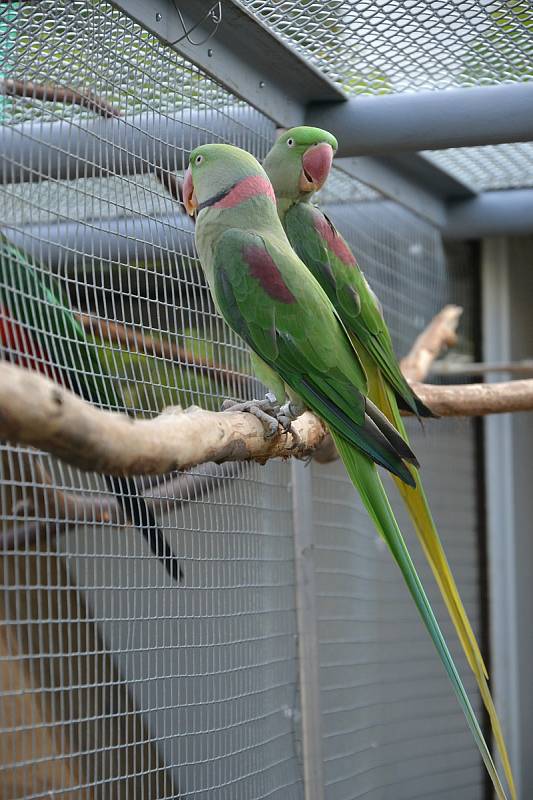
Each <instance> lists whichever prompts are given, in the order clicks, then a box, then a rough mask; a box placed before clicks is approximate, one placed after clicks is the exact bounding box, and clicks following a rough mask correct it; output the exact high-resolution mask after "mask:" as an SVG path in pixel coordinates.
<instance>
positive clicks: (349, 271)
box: [189, 132, 505, 800]
mask: <svg viewBox="0 0 533 800" xmlns="http://www.w3.org/2000/svg"><path fill="white" fill-rule="evenodd" d="M290 133H291V132H287V133H286V134H284V135H283V137H282V144H284V146H285V148H286V149H288V150H293V149H295V145H294V146H293V147H289V146H288V144H287V141H288V139H290V138H291V136H290ZM324 145H325V148H324V150H323V151H322V154H319V155H321V157H320V158H319V159H317V160H316V161H313V160H307V162H305V163H307V164H308V165H310V169H309V170H307V168H305V169H304V167H305V164H304V158H305V152H304V156H300V160H299V162H298V159H294V161H293V162H292V163H293V164H295V165H296V167H295V169H294V175H295V176H297V181H298V185H299V188H300V189H302V187H303V188H304V189H305V187H306V186H307V184H308V183H309V184H310V183H311V181H310V180H309V179H308V178H313V175H311V171H313V170H315V176H319V177H320V170H321V168H322V167H324V165H325V166H328V159H329V157H330V155H331V152H332V146H331V145H330V144H329V143H327V142H325V143H324ZM207 147H208V149H207V150H206V149H202V148H198V150H197V151H195V152H194V153H193V154H192V156H191V173H192V183H193V184H194V192H195V193H196V199H197V201H198V204H199V205H198V207H199V208H201V209H202V210H201V211H200V213H199V215H198V218H197V223H196V233H195V235H196V243H197V248H198V253H199V255H200V260H201V262H202V265H203V267H204V270H205V273H206V276H207V279H208V281H209V285H210V288H211V292H212V294H213V297H214V300H215V303H216V305H217V306H218V308H219V310H220V311H221V313H222V315H223V316H224V317H225V319H226V321H227V322H228V323H229V325H230V326H231V327H232V328H233V329H234V330H235V331H236V332H237V333H238V334H239V335H240V336H241V337H242V338H243V339H244V340H245V341H246V342H247V344H248V345H249V346H250V348H251V349H252V351H253V353H254V354H255V357H256V359H257V360H258V362H259V363H263V364H264V365H265V373H264V374H267V375H268V374H269V373H275V374H276V375H277V376H279V378H280V379H281V380H282V381H283V383H284V384H285V386H286V387H288V389H289V390H290V392H291V394H292V395H294V396H296V397H298V398H300V399H301V400H302V401H303V404H304V405H305V406H307V407H308V408H310V409H311V410H312V411H314V412H315V413H316V414H317V415H318V416H319V417H321V418H322V419H323V420H324V421H325V422H326V424H327V425H328V427H329V429H330V431H331V433H332V436H333V439H334V441H335V443H336V445H337V449H338V451H339V454H340V457H341V459H342V460H343V462H344V464H345V465H346V468H347V470H348V474H349V475H350V478H351V480H352V482H353V484H354V486H355V487H356V488H357V489H358V491H359V493H360V495H361V497H362V499H363V502H364V504H365V506H366V508H367V510H368V512H369V514H370V515H371V517H372V519H373V520H374V522H375V524H376V527H377V528H378V530H379V531H380V533H381V534H382V536H383V537H384V539H385V541H386V542H387V544H388V546H389V548H390V550H391V553H392V555H393V557H394V559H395V561H396V562H397V564H398V566H399V568H400V570H401V572H402V574H403V577H404V579H405V581H406V584H407V586H408V588H409V591H410V592H411V594H412V596H413V599H414V601H415V603H416V605H417V608H418V610H419V612H420V614H421V616H422V619H423V621H424V624H425V626H426V628H427V630H428V632H429V634H430V636H431V638H432V640H433V643H434V644H435V647H436V649H437V651H438V653H439V656H440V658H441V660H442V663H443V665H444V667H445V669H446V671H447V673H448V676H449V678H450V680H451V682H452V685H453V687H454V690H455V693H456V695H457V697H458V699H459V702H460V704H461V707H462V709H463V711H464V714H465V716H466V718H467V721H468V724H469V726H470V729H471V731H472V733H473V735H474V738H475V740H476V742H477V745H478V747H479V750H480V753H481V755H482V757H483V760H484V762H485V764H486V766H487V770H488V772H489V774H490V776H491V779H492V781H493V783H494V786H495V788H496V791H497V794H498V798H499V800H504V798H505V792H504V790H503V788H502V785H501V783H500V779H499V777H498V775H497V773H496V770H495V767H494V764H493V762H492V758H491V755H490V753H489V750H488V748H487V745H486V743H485V741H484V738H483V735H482V733H481V730H480V728H479V725H478V723H477V721H476V719H475V716H474V713H473V711H472V708H471V706H470V703H469V701H468V698H467V696H466V693H465V690H464V687H463V685H462V683H461V680H460V678H459V675H458V673H457V670H456V668H455V665H454V663H453V661H452V659H451V656H450V654H449V652H448V649H447V647H446V644H445V642H444V639H443V636H442V633H441V631H440V629H439V626H438V624H437V622H436V620H435V617H434V615H433V612H432V610H431V607H430V605H429V602H428V600H427V597H426V595H425V593H424V590H423V588H422V586H421V584H420V580H419V578H418V575H417V573H416V571H415V569H414V566H413V564H412V562H411V559H410V557H409V553H408V552H407V548H406V546H405V543H404V541H403V539H402V536H401V533H400V531H399V529H398V526H397V524H396V521H395V519H394V516H393V514H392V511H391V509H390V506H389V504H388V500H387V498H386V495H385V492H384V490H383V487H382V485H381V482H380V480H379V477H378V475H377V473H376V470H375V466H374V464H373V463H372V462H375V463H377V464H380V465H382V466H384V467H385V468H386V469H388V470H389V471H390V472H392V474H393V475H394V476H396V477H397V478H399V479H400V480H401V482H402V483H403V484H405V488H406V490H409V488H408V487H412V489H410V490H409V491H414V489H415V487H417V476H416V475H415V472H414V468H413V467H412V466H410V464H409V463H408V462H410V463H411V464H416V459H415V457H414V455H413V454H412V452H411V450H410V448H409V446H408V444H407V442H406V440H405V439H404V438H403V436H402V433H403V430H400V431H398V429H397V428H396V427H394V422H395V418H394V417H392V419H391V418H389V419H387V417H386V415H384V414H383V409H380V408H378V407H377V404H376V402H374V400H375V398H374V397H373V396H372V391H370V398H368V397H366V395H367V393H369V389H372V386H369V379H370V382H371V384H372V383H373V382H374V380H375V373H376V372H378V367H376V365H375V363H374V362H373V361H371V362H370V363H371V367H372V370H371V371H370V373H369V374H367V372H366V371H365V368H364V365H363V364H362V362H361V360H360V358H359V357H358V355H357V352H356V348H354V342H355V335H354V331H355V330H356V329H357V326H358V325H361V326H363V325H364V326H365V334H364V335H365V336H366V337H367V338H368V340H369V341H371V338H372V337H374V339H375V340H376V342H377V345H376V361H377V363H378V366H379V369H382V370H383V373H384V375H385V377H386V378H387V379H389V374H390V380H391V386H392V387H393V388H394V389H395V390H398V391H401V392H402V393H403V392H404V391H405V388H406V386H407V385H406V384H405V382H404V381H403V378H402V377H401V373H400V372H399V369H398V368H397V365H396V367H394V364H396V362H395V359H394V354H393V352H392V345H391V344H390V337H389V336H388V331H387V329H386V326H385V323H384V322H383V319H382V317H381V314H380V312H379V308H378V305H377V303H376V302H375V299H374V297H373V295H372V293H371V290H370V289H369V287H368V286H367V284H366V281H365V280H364V278H363V277H362V273H360V271H359V270H358V267H357V264H356V262H355V258H354V257H353V255H352V254H351V252H350V250H349V248H348V246H347V245H346V243H345V242H344V240H343V239H342V238H341V237H340V236H339V235H338V234H337V232H336V231H335V229H334V227H333V226H332V225H331V223H329V221H328V220H327V219H326V218H324V217H322V216H320V220H321V222H320V226H315V225H313V224H312V223H311V230H309V229H306V236H307V239H308V241H309V243H310V247H312V255H311V256H309V254H308V252H307V251H306V250H305V248H302V249H301V250H300V253H299V254H300V256H301V255H302V254H304V255H305V256H306V258H309V261H311V262H312V263H311V264H308V266H309V269H307V268H306V266H305V263H302V260H300V258H298V255H297V254H296V253H295V252H294V250H293V249H292V248H291V246H290V243H289V241H288V239H287V237H286V234H285V232H284V230H283V227H282V226H281V224H280V220H279V219H278V216H277V213H276V205H274V203H273V202H272V198H271V194H270V191H271V187H270V184H268V185H267V184H265V182H264V181H265V180H266V176H265V175H264V173H262V172H261V171H258V165H256V163H255V164H253V165H252V167H251V169H250V173H249V175H244V174H243V169H245V161H244V160H243V159H242V158H241V157H240V156H238V155H237V154H235V153H234V148H229V150H225V151H224V150H221V149H220V147H221V146H220V145H212V146H207ZM311 147H314V144H313V145H311ZM209 148H210V149H209ZM215 148H219V149H218V150H216V149H215ZM314 152H315V153H316V152H317V150H316V149H315V151H314ZM202 155H205V158H200V159H199V162H198V164H197V165H196V166H195V165H194V160H195V159H198V156H202ZM219 158H220V161H221V163H219V164H217V163H216V161H217V159H219ZM249 158H250V157H247V159H246V163H247V162H248V160H249ZM209 162H211V168H209ZM213 162H214V163H213ZM266 164H267V167H268V172H269V174H271V167H272V162H269V159H267V162H266ZM328 168H329V167H328ZM259 170H260V168H259ZM211 172H212V173H213V176H214V177H213V180H211V178H210V173H211ZM308 172H309V175H308V174H307V173H308ZM197 173H201V177H200V178H199V179H198V181H197V177H196V176H197ZM291 174H292V173H291ZM302 176H303V177H302ZM317 180H318V179H317ZM267 183H268V182H267ZM191 190H192V187H191V186H189V191H191ZM213 192H215V194H213ZM302 205H308V204H305V203H303V204H302ZM309 208H311V207H310V206H309ZM278 209H279V211H280V213H281V214H282V216H283V215H284V216H285V218H286V216H287V214H286V212H287V207H286V204H285V205H284V206H283V208H282V206H281V205H280V204H279V202H278ZM314 213H315V212H314V211H313V210H311V217H310V219H313V216H312V215H314ZM317 213H318V214H320V212H317ZM306 220H307V221H306ZM306 220H302V219H301V218H300V217H298V219H297V221H296V223H295V224H296V226H297V228H298V230H299V234H301V232H302V226H303V225H304V222H305V225H306V226H309V224H310V223H309V220H308V219H307V218H306ZM298 226H299V227H298ZM293 244H295V245H296V246H298V245H299V244H300V242H298V241H295V242H293ZM306 263H307V261H306ZM312 273H314V274H312ZM354 275H356V276H358V281H355V282H354V280H353V277H354ZM359 276H360V278H359ZM343 323H344V325H343ZM344 326H346V327H344ZM347 329H348V331H349V332H351V336H352V340H351V339H350V336H349V334H348V332H347ZM361 335H363V333H361ZM365 341H366V339H365ZM365 352H366V351H365ZM368 352H370V353H371V355H372V356H373V355H374V352H373V350H372V348H371V346H369V348H368ZM378 352H379V358H378V357H377V353H378ZM367 355H368V354H367ZM369 357H370V356H369ZM388 361H390V362H391V363H390V364H389V365H388V364H387V362H388ZM381 362H383V363H381ZM396 370H397V372H398V376H399V377H398V376H397V375H396ZM404 384H405V385H404ZM407 389H408V387H407ZM276 390H277V391H278V390H279V387H276ZM406 397H407V399H408V400H410V402H411V407H413V410H415V412H416V404H415V402H414V400H413V395H412V393H411V391H410V390H408V392H406ZM447 577H448V576H447V575H446V576H445V578H447ZM452 581H453V579H452ZM457 597H458V595H457ZM450 602H455V599H454V598H452V600H450ZM453 608H454V607H453V606H452V609H453ZM454 610H455V609H454ZM456 617H457V618H459V619H460V613H459V611H457V614H456ZM460 630H461V631H463V630H466V627H463V628H460ZM465 641H467V643H468V644H469V640H468V636H467V634H465ZM472 652H473V651H472Z"/></svg>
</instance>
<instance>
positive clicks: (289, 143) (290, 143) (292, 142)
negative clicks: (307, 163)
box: [287, 139, 295, 147]
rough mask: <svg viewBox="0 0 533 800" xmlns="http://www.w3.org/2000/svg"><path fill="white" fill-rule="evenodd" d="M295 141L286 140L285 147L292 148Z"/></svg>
mask: <svg viewBox="0 0 533 800" xmlns="http://www.w3.org/2000/svg"><path fill="white" fill-rule="evenodd" d="M294 145H295V141H294V139H287V147H294Z"/></svg>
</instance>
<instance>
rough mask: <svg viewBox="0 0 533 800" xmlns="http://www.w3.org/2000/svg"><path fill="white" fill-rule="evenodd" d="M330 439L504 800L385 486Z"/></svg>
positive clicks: (360, 458)
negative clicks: (389, 555)
mask: <svg viewBox="0 0 533 800" xmlns="http://www.w3.org/2000/svg"><path fill="white" fill-rule="evenodd" d="M331 435H332V437H333V440H334V442H335V444H336V446H337V450H338V452H339V455H340V457H341V459H342V461H343V463H344V466H345V467H346V470H347V472H348V475H349V476H350V479H351V481H352V483H353V484H354V486H355V488H356V489H357V490H358V492H359V494H360V496H361V499H362V501H363V503H364V506H365V508H366V510H367V511H368V514H369V515H370V517H371V519H372V520H373V521H374V524H375V525H376V528H377V529H378V531H379V532H380V534H381V536H382V537H383V539H384V540H385V542H386V543H387V545H388V547H389V549H390V551H391V553H392V555H393V558H394V560H395V561H396V563H397V565H398V567H399V568H400V571H401V573H402V575H403V577H404V580H405V582H406V584H407V588H408V589H409V592H410V593H411V596H412V598H413V600H414V602H415V604H416V607H417V608H418V611H419V613H420V616H421V617H422V621H423V622H424V625H425V627H426V629H427V631H428V633H429V635H430V637H431V639H432V641H433V644H434V645H435V648H436V649H437V652H438V654H439V656H440V659H441V661H442V663H443V665H444V668H445V670H446V672H447V674H448V677H449V678H450V681H451V683H452V686H453V688H454V691H455V694H456V696H457V699H458V700H459V704H460V705H461V708H462V709H463V712H464V715H465V717H466V720H467V722H468V726H469V728H470V730H471V731H472V734H473V736H474V739H475V741H476V744H477V746H478V748H479V752H480V753H481V757H482V759H483V761H484V763H485V766H486V768H487V771H488V773H489V775H490V778H491V780H492V783H493V785H494V788H495V790H496V794H497V797H498V799H499V800H506V795H505V791H504V789H503V786H502V784H501V781H500V778H499V776H498V773H497V771H496V767H495V765H494V762H493V760H492V756H491V754H490V752H489V749H488V747H487V744H486V742H485V739H484V738H483V734H482V732H481V729H480V727H479V724H478V721H477V719H476V717H475V715H474V711H473V709H472V706H471V704H470V701H469V699H468V696H467V694H466V691H465V689H464V686H463V684H462V682H461V678H460V677H459V674H458V672H457V669H456V667H455V664H454V662H453V659H452V657H451V655H450V652H449V650H448V647H447V646H446V642H445V641H444V637H443V635H442V632H441V630H440V628H439V625H438V623H437V620H436V619H435V615H434V614H433V610H432V608H431V605H430V603H429V600H428V598H427V596H426V593H425V591H424V588H423V586H422V584H421V582H420V578H419V577H418V574H417V572H416V569H415V567H414V564H413V562H412V561H411V557H410V555H409V551H408V550H407V546H406V544H405V542H404V540H403V536H402V534H401V531H400V529H399V527H398V524H397V522H396V519H395V518H394V514H393V512H392V509H391V507H390V504H389V501H388V498H387V495H386V493H385V489H384V488H383V484H382V483H381V479H380V477H379V475H378V473H377V470H376V467H375V466H374V464H373V463H372V461H371V460H370V459H369V458H368V457H367V456H365V455H364V454H363V453H361V452H359V451H358V450H357V449H356V448H355V447H353V446H352V445H351V444H349V443H348V442H346V440H345V439H343V438H342V437H341V436H338V435H337V434H335V433H334V432H331Z"/></svg>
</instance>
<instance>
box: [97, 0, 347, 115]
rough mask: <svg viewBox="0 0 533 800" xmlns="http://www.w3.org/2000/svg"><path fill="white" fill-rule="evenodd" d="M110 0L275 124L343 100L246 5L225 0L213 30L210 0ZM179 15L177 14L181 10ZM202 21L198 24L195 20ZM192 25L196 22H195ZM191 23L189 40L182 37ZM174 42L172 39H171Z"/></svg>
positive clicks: (340, 95)
mask: <svg viewBox="0 0 533 800" xmlns="http://www.w3.org/2000/svg"><path fill="white" fill-rule="evenodd" d="M176 3H178V4H179V10H180V14H178V12H177V10H176V6H175V5H174V3H173V2H172V0H151V1H150V2H148V3H147V2H146V0H113V5H114V6H116V7H117V8H119V9H120V10H121V11H123V12H124V13H125V14H127V15H128V16H130V17H133V19H135V20H136V21H137V22H139V23H140V24H141V25H142V26H143V28H145V29H146V30H148V31H150V32H151V33H153V34H155V35H156V36H157V37H158V38H159V39H161V41H163V42H164V43H165V44H167V45H169V46H171V47H173V48H174V49H175V50H177V51H178V52H179V53H181V55H183V56H185V57H186V58H187V59H188V60H190V61H192V62H193V63H194V64H197V65H198V66H199V67H201V68H202V69H203V70H205V71H206V72H207V73H208V74H209V75H211V76H212V77H213V78H215V79H216V80H217V81H218V82H219V83H222V84H223V85H224V86H226V87H227V88H228V89H230V90H231V91H232V92H234V93H235V94H236V95H237V96H238V97H242V98H243V99H244V100H246V101H247V102H248V103H250V104H251V105H253V106H255V108H258V109H259V110H260V111H262V112H263V113H264V114H266V115H267V116H268V117H271V119H273V120H274V121H275V122H276V123H277V124H278V125H281V126H284V127H290V126H292V125H299V124H301V123H302V122H303V119H304V113H305V106H306V105H307V104H308V103H310V102H311V101H330V102H331V101H341V100H344V99H345V95H344V94H343V92H342V91H341V90H340V89H339V88H338V87H337V86H336V85H335V84H334V83H332V82H331V81H329V80H328V79H327V78H326V77H325V76H324V75H322V74H321V72H320V71H319V70H318V69H316V68H315V67H313V66H312V65H311V64H308V63H307V62H306V61H305V60H304V59H303V58H302V57H301V56H300V55H298V53H296V52H295V51H294V50H292V49H291V48H290V47H289V46H287V45H286V44H285V43H283V42H282V41H281V39H279V38H278V37H277V36H276V35H275V34H274V33H272V32H271V31H270V30H269V29H268V28H267V27H266V25H264V24H263V23H262V22H260V21H259V20H258V19H257V18H255V17H254V16H253V15H252V14H250V13H249V12H248V11H246V9H244V8H242V7H241V6H239V5H237V4H236V3H234V2H232V1H231V0H225V2H224V3H223V4H222V19H221V22H220V23H219V25H218V27H217V28H216V33H215V35H214V36H213V37H212V38H210V39H209V40H207V37H208V36H209V33H210V32H212V31H213V30H214V28H213V22H212V20H211V21H210V20H209V11H210V9H211V8H212V7H213V0H176ZM180 15H181V16H180ZM199 22H200V24H198V23H199ZM195 26H196V27H195ZM193 27H194V41H198V42H201V41H202V40H203V39H206V41H205V43H204V44H198V45H195V44H192V43H191V42H190V41H189V39H188V38H187V37H185V38H184V37H183V33H184V29H185V30H190V29H192V28H193ZM173 43H174V44H173Z"/></svg>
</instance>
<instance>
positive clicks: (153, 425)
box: [0, 364, 326, 475]
mask: <svg viewBox="0 0 533 800" xmlns="http://www.w3.org/2000/svg"><path fill="white" fill-rule="evenodd" d="M294 428H295V431H296V433H297V435H298V436H299V438H300V439H301V442H302V444H301V446H299V447H296V446H295V445H296V443H295V442H294V440H293V437H292V436H290V435H289V436H286V435H284V434H278V435H276V436H275V437H273V438H272V439H270V440H265V438H264V435H263V428H262V426H261V424H260V423H259V421H258V420H257V419H256V418H255V417H253V416H252V415H251V414H241V413H231V412H224V413H220V412H216V411H202V410H201V409H199V408H196V407H192V408H190V409H187V411H182V410H181V409H179V408H172V409H168V410H166V411H164V412H163V413H162V414H160V415H159V416H158V417H155V418H154V419H149V420H144V419H143V420H134V419H132V418H131V417H129V416H127V415H126V414H120V413H114V412H109V411H100V410H99V409H97V408H95V407H94V406H91V405H90V404H89V403H86V402H85V401H84V400H81V399H80V398H79V397H77V396H76V395H74V394H72V392H69V391H67V390H66V389H62V388H60V387H59V386H57V385H56V384H55V383H53V381H51V380H49V379H48V378H46V377H44V376H42V375H39V374H37V373H34V372H30V371H26V370H24V369H21V368H20V367H17V366H14V365H12V364H0V440H6V441H10V442H13V443H18V444H25V445H31V446H32V447H37V448H39V449H42V450H46V451H47V452H49V453H51V454H52V455H54V456H56V457H57V458H60V459H62V460H63V461H66V462H67V463H69V464H71V465H72V466H75V467H79V468H80V469H84V470H90V471H94V472H99V473H102V474H113V475H140V474H145V475H163V474H166V473H168V472H172V471H173V470H183V469H189V468H190V467H193V466H196V465H197V464H203V463H205V462H206V461H213V462H215V463H217V464H220V463H223V462H225V461H245V460H250V459H253V460H256V461H260V462H265V461H267V460H268V459H269V458H277V457H281V458H288V457H289V456H291V455H294V454H295V450H296V451H297V453H298V454H299V455H301V456H306V455H309V454H310V453H311V452H312V451H313V450H314V449H315V448H316V447H317V445H318V444H319V443H320V442H321V441H322V439H323V438H324V436H325V434H326V431H325V428H324V426H323V425H322V423H321V422H320V421H319V420H317V419H316V417H314V416H313V415H312V414H311V413H309V412H306V413H305V414H303V415H302V416H301V417H300V418H299V419H298V420H297V421H296V423H295V424H294Z"/></svg>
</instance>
